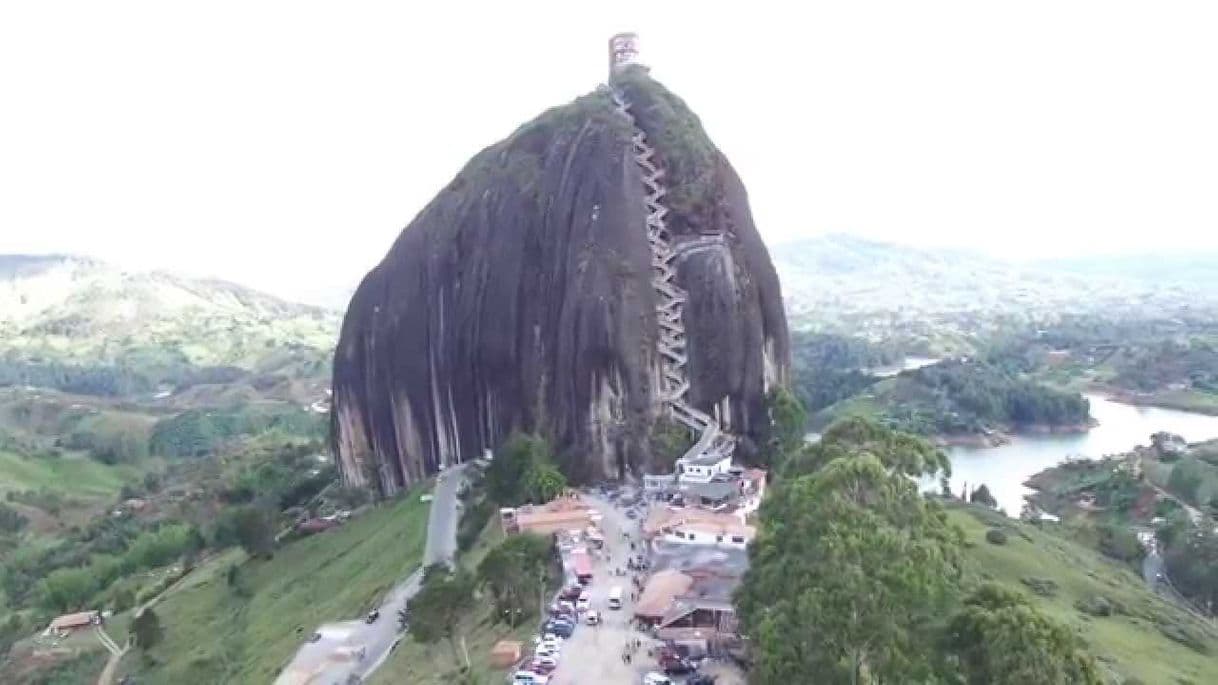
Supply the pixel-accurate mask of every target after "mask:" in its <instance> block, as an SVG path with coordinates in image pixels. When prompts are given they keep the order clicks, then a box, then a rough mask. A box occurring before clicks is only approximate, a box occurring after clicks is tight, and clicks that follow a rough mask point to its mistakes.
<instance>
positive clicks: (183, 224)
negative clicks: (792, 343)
mask: <svg viewBox="0 0 1218 685" xmlns="http://www.w3.org/2000/svg"><path fill="white" fill-rule="evenodd" d="M784 4H790V5H796V6H804V7H803V9H776V8H775V9H771V8H770V7H771V6H770V5H768V4H767V3H763V2H758V1H752V2H735V3H730V4H729V3H724V4H723V5H719V4H716V3H709V2H705V1H703V2H654V1H653V2H646V3H633V2H625V1H621V2H613V3H608V2H604V3H582V2H570V1H567V2H555V3H517V2H488V3H471V2H460V1H457V0H448V1H446V2H429V3H391V4H390V3H386V4H384V5H379V4H374V3H365V2H359V3H348V2H344V3H339V2H330V3H313V2H300V1H299V0H293V1H291V2H257V1H254V0H241V1H239V2H227V1H215V0H213V1H210V2H200V3H181V2H163V1H159V0H158V1H154V2H122V1H115V0H112V1H109V2H96V1H85V2H54V1H50V0H45V1H39V2H7V3H4V4H2V5H0V252H72V253H81V254H87V255H93V256H96V257H100V258H103V259H108V260H113V261H117V262H121V263H123V264H126V265H130V266H134V267H156V268H168V269H173V270H178V271H185V272H187V273H193V274H199V275H211V276H218V277H222V278H227V279H230V280H234V281H238V282H241V283H245V284H248V285H252V286H255V287H259V288H262V289H265V290H269V291H271V292H275V293H278V294H281V295H286V296H289V297H295V298H301V299H313V300H316V299H323V300H330V301H333V293H334V292H336V291H341V290H343V289H345V288H347V287H349V286H350V285H352V284H354V283H355V282H356V281H358V279H359V278H360V277H361V276H362V274H363V273H364V272H365V271H366V270H367V269H368V268H370V267H371V266H373V265H374V264H375V263H376V262H377V261H378V260H379V259H380V258H381V256H382V255H383V254H384V252H385V250H386V249H387V248H388V246H389V244H390V243H391V242H392V240H393V238H394V237H395V236H396V235H397V233H398V232H399V231H400V230H401V229H402V227H404V226H405V225H406V223H407V222H409V221H410V219H411V218H412V217H413V216H414V215H415V214H416V213H417V212H418V211H419V210H420V209H421V208H422V206H423V205H424V204H425V203H426V202H427V201H428V200H429V199H430V198H431V197H432V196H433V195H434V194H435V193H436V191H438V190H439V189H440V188H441V187H442V186H443V185H444V184H445V183H446V182H448V181H449V180H450V179H451V178H452V176H453V175H454V174H455V173H456V172H457V171H458V169H460V167H461V166H462V164H463V163H464V162H465V161H466V160H467V159H468V158H469V157H470V156H471V155H472V154H473V153H475V152H476V151H478V150H479V149H481V148H482V147H485V146H486V145H488V144H490V143H492V142H494V141H496V140H498V139H500V138H502V137H504V136H505V135H507V134H508V133H510V132H511V131H512V130H513V129H514V128H516V126H518V125H519V124H521V123H522V122H524V121H526V120H527V119H529V118H531V117H532V116H534V115H536V114H537V113H539V112H540V111H541V110H543V109H545V108H546V107H549V106H552V105H555V104H559V103H563V102H566V101H569V100H570V99H572V98H574V97H575V96H577V95H580V94H582V93H584V92H587V91H589V90H591V89H592V88H594V87H595V86H596V84H597V83H599V82H601V81H603V80H604V78H605V75H606V40H607V38H608V37H609V35H611V34H612V33H614V32H616V31H620V30H635V31H638V32H639V33H640V35H641V40H642V59H643V61H644V62H645V63H647V64H649V65H650V66H651V67H652V74H653V76H655V77H656V78H657V79H659V80H661V81H663V82H664V83H665V84H667V85H668V86H669V87H670V88H672V89H673V90H674V91H675V92H676V93H677V94H679V95H681V96H682V97H684V98H685V99H686V101H688V102H689V103H690V105H691V106H692V107H693V108H694V110H695V111H696V112H698V114H699V115H700V116H701V118H702V121H703V123H704V125H705V126H706V128H707V130H708V131H709V133H710V134H711V136H712V138H713V139H714V140H715V142H716V143H717V144H718V145H719V147H720V148H722V149H723V150H724V151H725V152H726V153H727V155H728V156H729V157H730V158H731V160H732V162H733V163H734V164H735V166H736V167H737V169H738V170H739V172H740V173H741V175H742V177H743V178H744V181H745V183H746V185H747V186H748V189H749V193H750V199H751V202H752V207H753V212H754V215H755V217H756V219H757V223H758V226H759V228H760V230H761V232H762V235H763V236H764V237H765V238H766V239H767V241H768V242H770V243H771V244H775V243H778V242H782V241H786V240H792V239H797V238H800V237H804V236H812V235H816V234H819V233H827V232H847V233H852V234H856V235H860V236H865V237H871V238H876V239H881V240H892V241H898V242H907V243H908V242H916V243H922V244H934V245H950V246H954V247H961V248H971V249H979V250H984V251H986V252H990V253H994V254H999V255H1002V254H1008V255H1012V256H1016V257H1032V256H1058V255H1071V254H1079V253H1086V252H1126V253H1127V252H1134V251H1143V250H1148V249H1161V248H1167V249H1178V250H1185V249H1188V250H1193V249H1201V248H1204V249H1215V248H1218V39H1216V36H1218V3H1215V2H1115V1H1113V0H1103V1H1099V2H1069V1H1067V0H1054V1H1046V2H1035V1H1032V2H1029V1H1025V2H1018V3H996V2H977V1H975V0H971V1H961V2H907V1H898V2H883V3H879V2H857V1H852V2H836V3H832V4H831V5H830V6H824V5H823V4H821V3H815V4H812V3H784ZM807 5H811V6H810V7H809V6H807ZM422 6H425V8H423V7H422ZM591 8H595V11H591Z"/></svg>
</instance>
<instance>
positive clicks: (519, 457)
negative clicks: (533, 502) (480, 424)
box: [486, 433, 551, 507]
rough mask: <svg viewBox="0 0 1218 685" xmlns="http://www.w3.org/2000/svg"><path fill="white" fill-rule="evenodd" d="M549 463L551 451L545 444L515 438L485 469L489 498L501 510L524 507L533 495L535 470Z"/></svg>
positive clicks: (534, 438) (527, 437)
mask: <svg viewBox="0 0 1218 685" xmlns="http://www.w3.org/2000/svg"><path fill="white" fill-rule="evenodd" d="M550 461H551V460H550V448H549V446H548V445H547V444H546V442H545V440H543V439H541V438H539V437H537V436H535V435H523V434H519V433H517V434H515V435H513V436H512V437H510V438H508V441H507V442H506V443H505V444H504V445H503V447H502V448H500V449H499V450H498V451H497V452H496V453H495V457H494V459H492V460H491V463H490V466H488V467H487V468H486V491H487V494H488V495H489V496H490V498H491V499H492V500H494V501H495V502H496V503H497V504H499V505H500V506H505V507H512V506H516V505H518V504H523V503H524V502H525V501H526V500H528V498H529V495H530V494H531V492H530V489H531V488H530V485H531V483H530V477H531V475H532V472H533V469H534V466H535V465H536V464H538V463H543V462H550Z"/></svg>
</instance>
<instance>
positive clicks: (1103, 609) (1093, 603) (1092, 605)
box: [1074, 595, 1112, 617]
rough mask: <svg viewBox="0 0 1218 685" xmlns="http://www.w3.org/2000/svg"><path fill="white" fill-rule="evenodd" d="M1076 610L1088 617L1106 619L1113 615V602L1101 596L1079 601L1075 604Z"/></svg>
mask: <svg viewBox="0 0 1218 685" xmlns="http://www.w3.org/2000/svg"><path fill="white" fill-rule="evenodd" d="M1074 608H1075V609H1078V610H1079V611H1081V612H1083V613H1084V614H1087V615H1088V616H1099V617H1104V616H1111V615H1112V602H1109V601H1108V600H1107V599H1106V598H1104V597H1101V596H1099V595H1094V596H1092V597H1086V598H1084V599H1080V600H1078V601H1077V602H1075V603H1074Z"/></svg>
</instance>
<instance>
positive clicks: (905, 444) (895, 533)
mask: <svg viewBox="0 0 1218 685" xmlns="http://www.w3.org/2000/svg"><path fill="white" fill-rule="evenodd" d="M949 470H950V466H949V463H948V461H947V458H946V456H945V455H944V454H943V453H942V452H940V451H939V450H937V449H935V448H934V447H932V446H931V445H929V444H927V443H926V442H925V441H923V440H921V439H919V438H917V437H915V436H913V435H910V434H908V433H902V432H897V431H894V430H891V429H889V428H887V427H884V426H882V425H880V424H878V423H875V422H872V421H869V420H866V419H861V418H855V419H850V420H847V421H843V422H840V423H838V424H835V425H834V426H832V427H830V428H829V429H828V430H827V431H826V432H825V434H824V436H823V438H822V440H821V442H820V443H818V444H815V445H807V446H802V447H800V448H799V449H798V450H797V451H795V452H792V453H790V454H788V455H786V456H785V459H784V461H783V463H782V464H781V465H780V467H779V474H778V478H776V483H775V485H774V487H773V488H772V489H771V493H770V496H769V497H768V498H767V500H766V501H765V503H764V504H763V505H762V508H761V511H760V521H759V522H760V530H759V534H758V536H757V539H756V540H755V541H754V544H753V545H752V546H751V547H750V549H749V556H750V561H751V565H750V569H749V571H748V573H747V575H746V576H745V579H744V583H743V584H742V586H741V588H740V589H739V591H738V594H737V597H736V600H737V606H738V609H739V613H740V618H741V622H742V628H743V630H744V632H746V633H747V634H749V635H750V636H752V638H753V641H754V645H755V646H756V651H755V655H756V658H757V663H756V670H755V672H754V673H755V682H758V683H763V684H764V683H792V682H804V681H806V679H807V676H808V674H810V673H816V674H818V675H819V679H823V680H825V681H831V682H851V683H879V682H931V681H935V682H967V683H983V682H984V683H1022V682H1029V681H1032V680H1034V681H1035V682H1041V683H1063V684H1064V683H1099V682H1100V680H1099V677H1098V676H1097V674H1096V666H1095V663H1094V662H1093V661H1092V659H1091V658H1090V657H1089V656H1087V655H1086V654H1085V652H1084V651H1083V650H1082V648H1081V645H1080V644H1079V643H1078V642H1077V640H1076V639H1075V638H1074V637H1073V635H1072V633H1070V631H1069V630H1067V629H1065V628H1063V627H1061V626H1058V625H1056V624H1055V623H1053V622H1052V621H1051V620H1050V619H1048V618H1046V617H1045V616H1042V615H1041V614H1039V613H1038V612H1036V611H1035V609H1033V608H1032V607H1031V606H1029V605H1028V604H1027V603H1026V602H1024V601H1023V600H1021V599H1020V598H1019V597H1018V596H1016V595H1011V594H1010V593H1007V592H1004V591H1002V590H1000V589H997V588H993V587H990V586H981V587H979V588H976V589H975V590H974V591H973V592H971V593H969V594H968V595H967V596H961V588H960V582H961V577H962V573H961V557H960V554H961V547H962V544H963V539H962V535H961V533H960V531H959V530H958V529H956V528H955V527H953V526H952V525H950V524H949V523H948V521H947V518H946V515H945V513H944V512H943V511H942V509H941V507H940V505H939V504H938V503H937V502H935V501H933V500H931V499H928V498H926V497H924V496H923V495H922V494H921V493H919V492H918V488H917V481H918V479H920V478H923V477H926V476H933V475H935V474H946V473H948V472H949Z"/></svg>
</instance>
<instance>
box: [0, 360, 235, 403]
mask: <svg viewBox="0 0 1218 685" xmlns="http://www.w3.org/2000/svg"><path fill="white" fill-rule="evenodd" d="M249 373H250V372H249V371H246V370H245V369H241V368H238V367H235V366H194V365H192V364H190V363H189V362H187V361H186V360H185V358H182V359H180V360H173V361H171V362H169V363H166V362H165V361H162V362H161V363H157V364H147V363H143V360H141V359H134V358H133V359H124V360H120V361H119V362H116V363H101V364H77V363H73V362H64V361H54V360H38V359H24V358H21V357H18V356H17V355H15V354H13V353H9V354H6V355H5V356H4V357H2V358H0V387H12V386H26V385H28V386H33V387H37V388H51V389H53V390H59V391H62V392H69V393H73V394H76V395H91V396H95V397H129V396H131V395H137V394H144V393H149V392H153V391H155V390H156V389H157V388H159V387H161V386H163V385H170V386H173V387H174V388H176V389H178V390H181V389H184V388H188V387H191V386H193V385H201V384H209V383H233V382H236V381H238V380H241V379H242V378H245V377H246V376H248V375H249Z"/></svg>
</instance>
